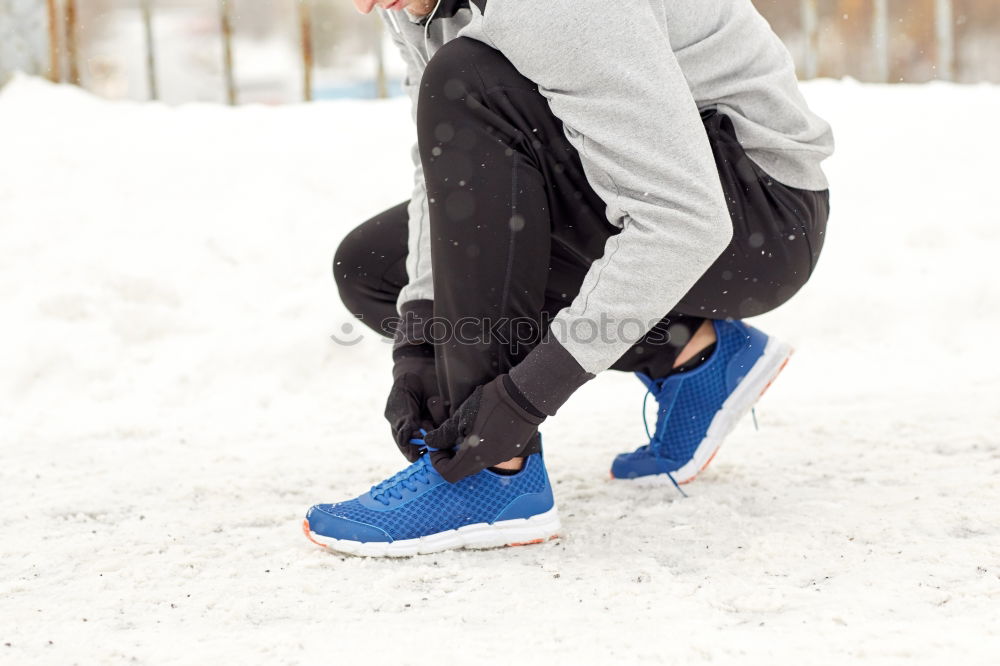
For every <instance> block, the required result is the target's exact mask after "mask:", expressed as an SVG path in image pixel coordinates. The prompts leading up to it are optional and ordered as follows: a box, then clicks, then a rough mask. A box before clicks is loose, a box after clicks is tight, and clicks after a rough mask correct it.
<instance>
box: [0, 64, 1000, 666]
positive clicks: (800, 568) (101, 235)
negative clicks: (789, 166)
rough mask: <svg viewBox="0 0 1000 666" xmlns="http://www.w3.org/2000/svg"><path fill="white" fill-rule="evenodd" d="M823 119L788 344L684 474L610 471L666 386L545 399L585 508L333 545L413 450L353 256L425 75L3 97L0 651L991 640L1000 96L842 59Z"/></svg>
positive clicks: (346, 652) (191, 658) (336, 657)
mask: <svg viewBox="0 0 1000 666" xmlns="http://www.w3.org/2000/svg"><path fill="white" fill-rule="evenodd" d="M804 89H805V92H806V95H807V97H808V98H809V100H810V103H811V104H812V105H813V107H814V108H815V110H817V111H818V112H819V113H820V114H821V115H823V116H824V117H825V118H827V119H828V120H829V121H830V122H831V123H832V124H833V126H834V129H835V132H836V137H837V142H838V152H837V155H836V156H835V157H834V158H833V159H831V160H830V161H828V162H827V172H828V174H829V176H830V180H831V182H832V217H831V221H830V227H829V229H830V231H829V237H828V240H827V243H826V247H825V251H824V256H823V258H822V260H821V262H820V264H819V268H818V271H817V273H816V275H815V277H814V279H813V281H812V282H811V283H810V284H809V285H808V286H807V287H806V288H805V289H804V290H803V291H802V292H801V293H800V295H799V296H798V297H797V298H796V299H795V300H793V301H792V302H791V303H790V304H789V305H788V306H786V307H784V308H782V309H781V310H779V311H778V312H775V313H772V314H770V315H767V316H765V317H761V318H759V319H758V320H757V321H756V322H755V323H756V324H757V325H759V326H761V327H762V328H765V329H766V330H768V331H771V332H774V333H777V334H779V335H780V336H782V337H784V338H786V339H788V340H790V341H792V342H793V343H794V344H795V345H796V347H797V350H798V351H797V354H796V355H795V357H794V358H793V360H792V363H791V364H790V365H789V367H788V369H787V370H786V371H785V373H784V374H783V375H782V377H781V378H780V380H779V381H778V382H777V383H776V384H775V385H774V386H773V387H772V389H771V390H770V391H769V393H768V394H767V395H766V396H765V398H764V400H763V401H762V403H761V404H760V406H759V409H758V415H759V420H760V430H759V432H758V431H754V430H753V428H752V425H750V424H749V423H743V424H741V427H740V428H739V429H738V430H737V432H736V433H735V434H734V435H733V436H732V437H731V439H730V440H729V441H728V442H727V444H726V445H725V446H724V447H723V449H722V451H721V453H720V455H719V456H718V457H717V458H716V460H715V462H714V463H713V464H712V466H711V467H710V468H709V470H708V471H707V472H706V473H705V474H704V475H703V476H702V477H700V479H699V480H698V481H696V482H695V483H694V484H692V485H690V486H688V491H689V494H690V497H689V498H688V499H682V498H679V496H678V495H677V494H676V492H675V491H674V490H672V489H671V488H660V489H650V488H639V487H635V486H633V485H630V484H629V483H627V482H612V481H610V480H609V479H608V466H609V464H610V461H611V458H612V456H613V455H614V454H615V453H618V452H620V451H625V450H630V449H632V448H634V447H635V446H637V445H638V444H640V443H642V441H643V430H642V423H641V419H640V405H641V401H642V395H643V389H642V387H641V385H640V384H639V382H637V381H635V379H634V378H632V377H630V376H626V375H616V374H613V373H607V374H606V375H603V376H601V377H599V378H598V380H596V381H594V382H591V384H589V385H588V386H586V387H585V388H584V389H583V390H582V391H581V392H580V394H579V395H578V396H576V397H574V399H573V400H572V401H571V402H570V403H569V404H568V405H567V406H566V407H565V408H564V410H563V411H562V412H561V413H560V414H559V416H558V417H557V418H556V419H554V420H552V422H551V423H550V424H549V425H548V426H547V427H546V439H547V442H548V452H549V454H548V460H549V469H550V472H551V474H552V475H553V478H554V482H555V483H556V486H555V488H556V493H557V501H558V502H559V504H560V508H561V512H562V516H563V536H562V538H561V539H559V540H556V541H553V542H549V543H547V544H545V545H541V546H534V547H528V548H514V549H503V550H494V551H487V552H454V553H446V554H440V555H433V556H423V557H416V558H412V559H406V560H394V561H383V560H368V559H359V558H349V557H339V556H336V555H331V554H330V553H328V552H323V551H322V550H320V549H318V548H316V547H315V546H313V545H312V544H310V543H308V542H307V541H306V540H305V539H304V538H303V536H302V533H301V531H300V523H301V520H302V516H303V513H304V511H305V510H306V508H307V507H308V506H309V505H310V504H312V503H314V502H317V501H331V500H336V499H342V498H346V497H348V496H353V495H355V494H357V493H359V492H361V491H363V490H366V489H367V488H368V486H369V485H371V483H373V482H375V481H378V480H381V479H382V478H384V477H385V476H387V475H389V474H390V473H392V472H394V471H396V469H398V468H399V467H400V464H401V462H402V459H401V458H400V457H399V456H398V454H397V453H396V451H395V448H394V446H393V445H392V443H391V442H390V441H389V439H388V437H387V427H386V425H385V424H384V422H383V421H382V418H381V410H382V401H383V399H384V394H385V393H386V391H387V388H388V375H389V363H388V358H387V356H388V354H387V349H386V347H385V345H384V344H383V343H381V342H379V341H377V340H374V339H372V338H371V336H365V338H364V339H362V340H361V341H360V342H359V343H358V344H356V345H353V346H340V345H336V344H334V343H333V342H332V341H331V339H330V337H329V336H330V335H331V334H332V333H338V334H339V335H341V336H350V335H351V333H350V332H348V333H345V332H344V330H343V329H342V327H343V326H344V325H347V324H349V322H350V320H349V318H348V316H347V314H346V312H345V311H344V309H343V308H342V306H341V305H340V304H339V301H338V299H337V295H336V291H335V288H334V285H333V282H332V280H331V279H330V270H329V263H330V258H331V255H332V252H333V249H334V248H335V247H336V245H337V242H338V240H339V239H340V238H341V237H342V236H343V235H344V234H345V233H346V232H347V231H348V230H349V229H350V228H351V227H352V225H354V224H356V223H358V222H360V221H361V220H363V219H364V218H365V217H366V216H368V215H370V214H373V213H375V212H377V211H378V210H380V209H382V208H384V207H386V206H389V205H391V204H394V203H396V202H398V201H401V200H402V199H404V198H405V197H406V195H407V192H408V181H409V173H410V169H409V166H408V154H407V153H408V143H409V140H410V135H411V132H412V128H411V126H410V123H409V120H408V115H407V108H406V105H407V103H406V102H405V101H403V100H393V101H389V102H336V103H317V104H313V105H309V106H292V107H283V108H262V107H245V108H240V109H236V110H233V109H229V108H222V107H216V106H205V105H190V106H183V107H180V108H167V107H164V106H159V105H139V104H133V103H108V102H102V101H99V100H97V99H95V98H92V97H90V96H88V95H86V94H85V93H83V92H81V91H79V90H76V89H72V88H68V87H54V86H51V85H49V84H47V83H44V82H42V81H39V80H36V79H29V78H23V77H22V78H19V79H17V80H15V81H14V82H13V83H12V84H10V85H9V86H8V87H7V88H5V89H4V90H3V91H2V92H0V307H2V326H0V663H3V664H18V665H20V664H48V663H52V664H57V663H58V664H65V663H79V664H122V663H151V664H165V663H192V664H205V663H281V664H294V663H344V664H353V663H359V662H362V661H364V662H368V663H398V664H408V663H434V664H448V663H476V662H479V661H504V662H507V661H509V662H511V663H567V664H579V663H600V662H607V661H608V660H610V659H616V660H618V663H646V662H649V663H663V662H667V663H678V664H702V663H722V664H726V663H761V664H774V663H782V664H802V663H808V664H814V663H845V662H847V660H849V659H850V660H851V661H853V662H861V663H873V664H874V663H879V664H883V663H886V664H891V663H904V662H905V663H928V664H931V663H933V664H940V663H945V662H951V660H955V662H957V663H962V664H971V663H991V662H992V663H996V660H997V658H998V655H1000V435H998V434H997V433H998V432H1000V407H998V405H1000V362H998V361H997V358H996V355H995V353H994V351H993V349H992V344H993V338H994V337H995V332H996V331H997V330H998V327H1000V279H998V277H997V273H996V262H997V257H998V256H1000V212H998V206H997V178H998V171H997V165H996V151H997V148H998V146H1000V129H998V125H997V123H996V119H997V118H1000V88H998V87H990V86H969V87H957V86H951V85H947V84H931V85H925V86H913V87H911V86H902V85H900V86H893V87H886V86H871V85H860V84H857V83H854V82H850V81H847V82H836V81H817V82H812V83H809V84H807V85H805V86H804Z"/></svg>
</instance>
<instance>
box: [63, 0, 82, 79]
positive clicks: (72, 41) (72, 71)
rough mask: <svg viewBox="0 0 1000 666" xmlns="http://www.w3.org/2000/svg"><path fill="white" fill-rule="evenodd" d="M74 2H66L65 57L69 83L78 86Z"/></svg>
mask: <svg viewBox="0 0 1000 666" xmlns="http://www.w3.org/2000/svg"><path fill="white" fill-rule="evenodd" d="M76 26H77V11H76V0H66V56H67V59H68V60H69V82H70V83H72V84H73V85H75V86H78V85H80V62H79V54H78V53H77V39H76V37H77V30H76Z"/></svg>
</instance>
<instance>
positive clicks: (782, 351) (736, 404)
mask: <svg viewBox="0 0 1000 666" xmlns="http://www.w3.org/2000/svg"><path fill="white" fill-rule="evenodd" d="M792 351H793V350H792V346H791V345H789V344H788V343H786V342H781V341H780V340H775V339H774V338H770V339H768V341H767V345H765V347H764V353H763V354H762V355H761V357H760V358H758V359H757V362H756V363H754V364H753V367H752V368H750V372H748V373H747V375H746V377H744V378H743V381H741V382H740V383H739V386H737V387H736V390H735V391H733V393H732V395H730V396H729V397H728V398H726V401H725V402H724V403H722V408H721V409H720V410H719V411H718V412H716V414H715V416H714V417H713V418H712V423H711V424H709V426H708V433H707V434H706V435H705V439H703V440H701V443H700V444H699V445H698V448H697V449H695V452H694V456H692V458H691V460H689V461H688V462H687V463H686V464H685V465H684V466H683V467H681V468H680V469H678V470H676V471H674V472H672V476H673V477H674V480H675V481H677V483H678V484H684V483H690V482H691V481H694V478H695V477H696V476H698V474H699V473H700V472H701V471H702V470H704V469H705V468H706V467H708V464H709V463H710V462H712V458H714V457H715V454H716V453H718V451H719V447H720V446H722V442H723V440H725V439H726V437H727V436H728V435H729V433H731V432H732V431H733V429H735V428H736V424H737V423H738V422H739V420H740V419H742V418H743V417H744V416H746V415H747V412H749V411H750V409H751V408H752V407H753V406H754V405H755V404H756V403H757V401H758V400H759V399H760V397H761V396H762V395H763V394H764V391H766V390H767V388H768V387H769V386H770V385H771V382H773V381H774V379H775V378H776V377H777V376H778V374H779V373H780V372H781V371H782V370H783V369H784V367H785V364H787V363H788V359H789V357H791V355H792ZM644 479H646V480H647V481H646V483H650V482H652V483H655V484H657V485H659V484H660V483H662V482H669V479H668V475H667V474H654V475H651V476H648V477H639V478H637V479H634V481H636V482H641V481H643V480H644ZM671 485H673V484H672V483H671Z"/></svg>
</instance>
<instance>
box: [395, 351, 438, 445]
mask: <svg viewBox="0 0 1000 666" xmlns="http://www.w3.org/2000/svg"><path fill="white" fill-rule="evenodd" d="M400 351H401V352H402V353H397V354H395V356H396V360H395V363H394V364H393V368H392V377H393V382H392V388H391V389H390V390H389V398H388V400H386V403H385V418H386V420H387V421H389V427H390V428H391V429H392V438H393V439H394V440H395V442H396V446H398V447H399V450H400V451H401V452H402V453H403V455H404V456H405V457H406V459H407V460H409V461H410V462H414V461H415V460H416V459H417V458H419V457H420V455H421V453H422V452H423V450H424V447H423V446H421V445H417V444H412V443H411V442H410V440H412V439H418V438H420V437H421V432H420V431H421V429H423V430H432V429H433V428H435V427H436V426H437V425H439V424H440V423H441V422H443V421H444V420H445V418H446V417H447V412H446V410H445V405H444V402H443V400H442V399H441V397H440V395H439V390H438V381H437V372H436V371H435V365H434V352H433V349H432V348H430V347H429V346H427V347H421V348H418V347H416V346H414V347H413V348H411V349H404V350H397V352H400Z"/></svg>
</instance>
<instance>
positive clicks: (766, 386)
mask: <svg viewBox="0 0 1000 666" xmlns="http://www.w3.org/2000/svg"><path fill="white" fill-rule="evenodd" d="M794 353H795V349H791V350H789V352H788V356H786V357H785V360H784V361H782V363H781V365H780V366H779V367H778V371H777V372H775V373H774V377H771V381H769V382H768V383H767V384H766V385H765V386H764V388H762V389H761V390H760V393H758V394H757V400H760V398H761V396H762V395H764V392H765V391H767V389H769V388H771V384H773V383H774V380H775V379H777V378H778V375H780V374H781V371H782V370H784V369H785V366H786V365H788V362H789V361H790V360H792V354H794ZM757 400H754V405H756V404H757ZM719 448H722V447H721V445H720V447H719ZM718 452H719V449H715V451H712V455H710V456H709V457H708V460H706V461H705V464H704V465H702V466H701V469H699V470H698V473H697V474H695V475H694V476H692V477H691V478H690V479H685V480H684V481H678V482H677V485H679V486H683V485H684V484H686V483H691V482H692V481H694V480H695V479H696V478H697V477H698V474H701V473H702V472H704V471H705V468H706V467H708V466H709V464H710V463H711V462H712V461H713V460H715V455H716V454H717V453H718Z"/></svg>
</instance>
